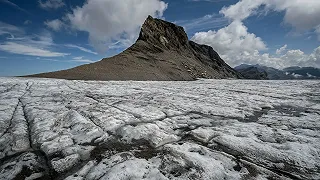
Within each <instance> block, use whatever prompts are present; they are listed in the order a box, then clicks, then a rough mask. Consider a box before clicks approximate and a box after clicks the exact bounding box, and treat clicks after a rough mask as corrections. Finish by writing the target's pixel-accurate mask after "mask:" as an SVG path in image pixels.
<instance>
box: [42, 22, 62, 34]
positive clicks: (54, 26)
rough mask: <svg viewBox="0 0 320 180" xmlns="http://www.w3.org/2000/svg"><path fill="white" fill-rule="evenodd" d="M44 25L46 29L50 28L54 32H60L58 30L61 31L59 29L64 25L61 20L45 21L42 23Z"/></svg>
mask: <svg viewBox="0 0 320 180" xmlns="http://www.w3.org/2000/svg"><path fill="white" fill-rule="evenodd" d="M44 24H45V25H46V26H47V27H48V28H50V29H52V30H54V31H60V29H61V28H62V27H63V25H64V23H63V22H62V21H61V20H59V19H55V20H52V21H49V20H47V21H45V22H44Z"/></svg>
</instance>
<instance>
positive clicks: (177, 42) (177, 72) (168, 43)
mask: <svg viewBox="0 0 320 180" xmlns="http://www.w3.org/2000/svg"><path fill="white" fill-rule="evenodd" d="M29 77H46V78H61V79H77V80H195V79H197V78H219V79H220V78H241V77H242V75H241V74H240V73H238V72H237V71H235V70H234V69H232V68H231V67H230V66H229V65H227V64H226V63H225V62H224V61H223V60H222V59H221V58H220V56H219V55H218V53H217V52H215V51H214V50H213V49H212V47H210V46H206V45H199V44H197V43H195V42H192V41H189V40H188V36H187V34H186V33H185V31H184V29H183V28H182V27H180V26H177V25H175V24H173V23H170V22H166V21H163V20H160V19H155V18H152V17H151V16H149V17H148V18H147V19H146V21H145V22H144V24H143V25H142V28H141V32H140V35H139V38H138V39H137V41H136V43H135V44H133V45H132V46H131V47H129V48H128V49H127V50H125V51H124V52H122V53H120V54H118V55H116V56H114V57H111V58H105V59H102V60H101V61H99V62H96V63H92V64H88V65H82V66H78V67H75V68H72V69H68V70H63V71H57V72H50V73H43V74H36V75H31V76H29Z"/></svg>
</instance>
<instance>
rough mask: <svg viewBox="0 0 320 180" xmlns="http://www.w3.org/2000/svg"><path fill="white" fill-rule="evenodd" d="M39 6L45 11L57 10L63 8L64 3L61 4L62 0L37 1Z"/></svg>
mask: <svg viewBox="0 0 320 180" xmlns="http://www.w3.org/2000/svg"><path fill="white" fill-rule="evenodd" d="M39 6H40V7H41V8H42V9H46V10H49V9H58V8H60V7H63V6H65V3H64V2H63V0H47V1H44V2H43V1H42V0H39Z"/></svg>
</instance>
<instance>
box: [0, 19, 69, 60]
mask: <svg viewBox="0 0 320 180" xmlns="http://www.w3.org/2000/svg"><path fill="white" fill-rule="evenodd" d="M6 34H9V35H10V36H11V37H7V38H6V39H7V41H6V42H3V43H0V51H5V52H8V53H14V54H21V55H28V56H39V57H59V56H66V55H69V54H67V53H60V52H55V51H53V50H51V47H52V46H55V44H54V42H53V40H52V37H51V34H50V33H49V32H48V31H44V32H42V34H40V35H37V34H34V35H31V36H26V35H25V32H24V31H23V30H22V29H20V28H18V27H16V26H13V25H10V24H6V23H2V22H0V36H1V35H6Z"/></svg>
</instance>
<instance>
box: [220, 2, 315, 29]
mask: <svg viewBox="0 0 320 180" xmlns="http://www.w3.org/2000/svg"><path fill="white" fill-rule="evenodd" d="M260 7H264V8H263V9H264V10H268V11H270V10H271V11H278V12H280V11H284V12H285V16H284V22H285V23H286V24H289V25H291V26H292V27H294V28H296V29H297V30H310V29H315V28H316V27H317V26H318V25H320V1H319V0H308V1H306V0H281V1H279V0H242V1H239V2H238V3H236V4H234V5H231V6H229V7H224V8H223V9H222V10H221V11H220V13H221V14H224V15H225V16H226V17H227V18H230V19H232V20H244V19H246V18H248V17H249V16H252V15H255V14H257V13H258V10H259V8H260Z"/></svg>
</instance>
